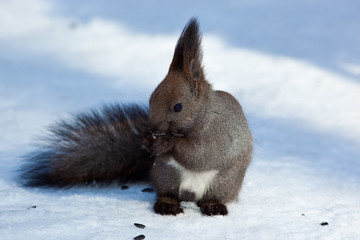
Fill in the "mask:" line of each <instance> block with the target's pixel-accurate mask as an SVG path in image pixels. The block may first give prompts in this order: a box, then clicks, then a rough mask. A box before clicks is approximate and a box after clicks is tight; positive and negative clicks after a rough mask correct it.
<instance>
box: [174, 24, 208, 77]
mask: <svg viewBox="0 0 360 240" xmlns="http://www.w3.org/2000/svg"><path fill="white" fill-rule="evenodd" d="M194 61H195V62H196V64H193V62H194ZM201 61H202V50H201V35H200V34H199V24H198V21H197V19H196V18H192V19H190V21H189V22H188V24H187V25H186V26H185V28H184V30H183V32H182V33H181V36H180V38H179V40H178V42H177V44H176V48H175V53H174V57H173V60H172V62H171V65H170V70H169V71H178V72H183V73H184V74H185V76H186V77H191V75H192V70H193V68H194V67H195V66H196V67H197V68H198V69H197V71H202V67H201Z"/></svg>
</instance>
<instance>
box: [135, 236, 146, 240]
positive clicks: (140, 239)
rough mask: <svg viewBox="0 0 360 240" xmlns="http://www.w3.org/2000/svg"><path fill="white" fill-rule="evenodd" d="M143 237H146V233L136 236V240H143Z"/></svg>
mask: <svg viewBox="0 0 360 240" xmlns="http://www.w3.org/2000/svg"><path fill="white" fill-rule="evenodd" d="M142 239H145V236H144V235H139V236H136V237H134V240H142Z"/></svg>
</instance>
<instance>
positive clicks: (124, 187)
mask: <svg viewBox="0 0 360 240" xmlns="http://www.w3.org/2000/svg"><path fill="white" fill-rule="evenodd" d="M128 188H129V187H128V186H125V185H124V186H121V190H126V189H128Z"/></svg>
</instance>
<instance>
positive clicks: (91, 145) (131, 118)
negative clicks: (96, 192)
mask: <svg viewBox="0 0 360 240" xmlns="http://www.w3.org/2000/svg"><path fill="white" fill-rule="evenodd" d="M148 129H149V127H148V109H147V108H146V107H142V106H139V105H128V106H125V105H120V104H113V105H105V106H103V107H102V108H100V109H94V110H91V111H89V112H87V113H80V114H76V115H73V116H72V118H71V119H70V120H68V121H59V122H57V123H56V124H55V125H53V126H52V127H50V129H49V134H48V136H47V137H45V138H44V143H43V145H42V146H41V147H40V148H39V150H38V151H34V152H32V153H29V154H27V155H26V156H25V161H24V164H23V165H22V166H21V168H20V182H21V183H22V184H23V185H25V186H44V187H71V186H74V185H87V184H92V183H94V182H96V183H99V184H109V183H114V182H117V183H123V182H129V181H130V182H133V181H145V180H147V179H148V177H149V173H150V169H151V167H152V164H153V159H152V158H151V157H150V154H149V152H148V151H147V150H145V149H144V148H143V147H142V140H143V138H144V136H145V135H146V134H147V132H148Z"/></svg>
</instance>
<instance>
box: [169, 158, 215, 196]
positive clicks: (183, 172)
mask: <svg viewBox="0 0 360 240" xmlns="http://www.w3.org/2000/svg"><path fill="white" fill-rule="evenodd" d="M168 165H170V166H172V167H174V168H176V169H177V170H179V172H180V176H181V183H180V188H179V194H181V192H182V191H184V190H186V191H190V192H193V193H194V194H195V201H198V200H200V199H201V198H202V197H203V196H204V194H205V193H206V192H207V190H208V189H209V187H210V185H211V183H212V181H213V180H214V178H215V176H216V174H217V173H218V171H217V170H210V171H202V172H196V171H191V170H188V169H186V168H184V167H183V166H181V165H180V164H179V163H178V162H177V161H176V160H175V159H174V158H172V157H171V158H170V159H169V161H168Z"/></svg>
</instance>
